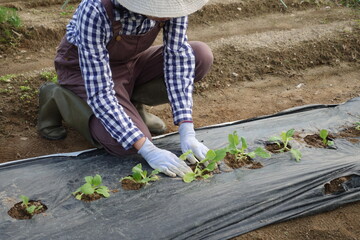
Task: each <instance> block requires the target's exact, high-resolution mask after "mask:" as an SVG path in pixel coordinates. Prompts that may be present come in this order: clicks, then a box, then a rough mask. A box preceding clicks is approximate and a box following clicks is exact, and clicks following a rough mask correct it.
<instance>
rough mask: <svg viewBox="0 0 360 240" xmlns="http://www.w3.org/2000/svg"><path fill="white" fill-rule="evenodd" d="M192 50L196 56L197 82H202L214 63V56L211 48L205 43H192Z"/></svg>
mask: <svg viewBox="0 0 360 240" xmlns="http://www.w3.org/2000/svg"><path fill="white" fill-rule="evenodd" d="M190 45H191V48H192V49H193V51H194V55H195V66H196V68H195V82H196V81H199V80H201V79H202V78H204V77H205V75H206V74H207V73H208V72H209V70H210V68H211V66H212V64H213V61H214V55H213V53H212V51H211V49H210V47H209V46H208V45H207V44H206V43H203V42H199V41H192V42H190Z"/></svg>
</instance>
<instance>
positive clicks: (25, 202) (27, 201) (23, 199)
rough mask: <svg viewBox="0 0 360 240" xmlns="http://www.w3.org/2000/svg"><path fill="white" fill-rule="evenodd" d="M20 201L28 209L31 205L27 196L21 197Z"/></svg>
mask: <svg viewBox="0 0 360 240" xmlns="http://www.w3.org/2000/svg"><path fill="white" fill-rule="evenodd" d="M20 199H21V200H22V205H23V206H25V207H27V206H28V204H29V198H28V197H27V196H25V195H21V196H20Z"/></svg>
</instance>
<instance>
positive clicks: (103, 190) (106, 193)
mask: <svg viewBox="0 0 360 240" xmlns="http://www.w3.org/2000/svg"><path fill="white" fill-rule="evenodd" d="M95 192H97V193H98V194H100V195H103V196H104V197H106V198H107V197H110V194H109V189H108V187H106V186H100V187H98V188H97V189H96V190H95Z"/></svg>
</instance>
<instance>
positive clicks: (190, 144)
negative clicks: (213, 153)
mask: <svg viewBox="0 0 360 240" xmlns="http://www.w3.org/2000/svg"><path fill="white" fill-rule="evenodd" d="M179 133H180V145H181V150H182V152H183V153H185V152H187V151H188V150H192V152H193V153H194V154H189V155H188V156H187V160H188V161H189V162H190V163H191V164H195V163H196V162H198V160H199V161H201V160H203V159H205V156H206V153H207V152H208V151H209V149H208V148H207V147H206V146H205V145H204V144H202V143H201V142H199V141H198V140H197V139H196V138H195V130H194V124H193V123H188V122H184V123H182V124H180V127H179ZM194 155H195V156H194Z"/></svg>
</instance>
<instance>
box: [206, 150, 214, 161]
mask: <svg viewBox="0 0 360 240" xmlns="http://www.w3.org/2000/svg"><path fill="white" fill-rule="evenodd" d="M215 158H216V153H215V151H214V150H212V149H210V150H209V151H208V152H207V153H206V156H205V159H207V160H213V159H215Z"/></svg>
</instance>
